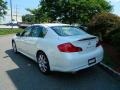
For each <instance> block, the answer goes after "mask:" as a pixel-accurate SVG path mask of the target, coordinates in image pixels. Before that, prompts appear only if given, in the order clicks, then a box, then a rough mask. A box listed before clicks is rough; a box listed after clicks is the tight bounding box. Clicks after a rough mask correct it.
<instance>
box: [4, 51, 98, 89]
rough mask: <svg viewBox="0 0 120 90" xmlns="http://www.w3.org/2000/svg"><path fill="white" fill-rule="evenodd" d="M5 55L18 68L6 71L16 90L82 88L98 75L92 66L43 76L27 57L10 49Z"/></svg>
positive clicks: (34, 63)
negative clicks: (76, 70) (80, 86)
mask: <svg viewBox="0 0 120 90" xmlns="http://www.w3.org/2000/svg"><path fill="white" fill-rule="evenodd" d="M5 53H6V54H7V55H8V57H10V58H11V59H10V60H12V61H13V62H14V63H15V64H16V65H17V66H18V68H16V69H13V70H10V71H7V74H8V76H9V77H10V78H11V80H12V81H13V83H14V84H15V86H16V88H17V90H23V89H24V90H41V89H42V90H44V89H45V90H46V89H48V90H54V89H60V90H61V89H62V90H63V87H64V89H65V90H66V89H67V90H69V89H70V90H73V89H74V88H77V87H79V84H81V85H83V86H84V84H85V83H86V81H89V80H92V77H94V76H96V73H98V70H97V69H96V67H97V66H94V67H91V68H89V69H84V70H81V71H79V72H77V73H74V74H73V73H61V72H52V73H51V74H49V75H44V74H42V73H41V72H40V71H39V68H38V66H37V64H36V62H34V61H33V60H31V59H29V58H28V57H26V56H24V55H22V54H20V53H19V54H15V53H14V52H13V51H12V49H10V50H7V51H5ZM4 58H6V57H4ZM98 78H99V75H98ZM88 84H89V83H88ZM88 87H89V86H88Z"/></svg>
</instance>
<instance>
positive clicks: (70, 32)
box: [51, 26, 86, 36]
mask: <svg viewBox="0 0 120 90" xmlns="http://www.w3.org/2000/svg"><path fill="white" fill-rule="evenodd" d="M51 28H52V29H53V30H54V31H55V32H56V33H57V34H58V35H59V36H74V35H84V34H86V32H84V31H83V30H82V29H80V28H79V27H75V26H53V27H51Z"/></svg>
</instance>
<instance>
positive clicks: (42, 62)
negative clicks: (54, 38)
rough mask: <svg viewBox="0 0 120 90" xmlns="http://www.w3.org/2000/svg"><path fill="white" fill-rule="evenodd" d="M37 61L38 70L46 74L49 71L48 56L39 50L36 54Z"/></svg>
mask: <svg viewBox="0 0 120 90" xmlns="http://www.w3.org/2000/svg"><path fill="white" fill-rule="evenodd" d="M37 62H38V66H39V68H40V71H41V72H42V73H44V74H48V73H49V72H50V66H49V62H48V58H47V56H46V55H45V54H44V53H43V52H39V53H38V54H37Z"/></svg>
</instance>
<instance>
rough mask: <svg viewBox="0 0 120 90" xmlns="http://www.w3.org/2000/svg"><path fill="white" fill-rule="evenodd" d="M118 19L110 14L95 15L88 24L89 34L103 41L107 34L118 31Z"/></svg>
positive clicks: (119, 23)
mask: <svg viewBox="0 0 120 90" xmlns="http://www.w3.org/2000/svg"><path fill="white" fill-rule="evenodd" d="M119 25H120V17H119V16H116V15H114V14H111V13H107V12H103V13H99V14H96V15H95V16H94V17H93V18H92V19H91V21H90V23H89V24H88V28H89V30H90V32H91V33H95V34H97V35H99V36H101V38H102V39H104V38H105V37H106V36H108V35H109V33H111V32H113V31H114V30H116V29H118V28H119V27H120V26H119Z"/></svg>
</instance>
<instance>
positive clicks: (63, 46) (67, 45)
mask: <svg viewBox="0 0 120 90" xmlns="http://www.w3.org/2000/svg"><path fill="white" fill-rule="evenodd" d="M58 49H59V50H60V51H61V52H80V51H82V48H80V47H76V46H74V45H72V44H71V43H64V44H60V45H58Z"/></svg>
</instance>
